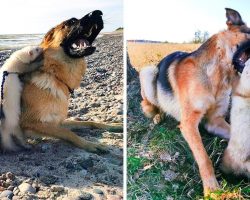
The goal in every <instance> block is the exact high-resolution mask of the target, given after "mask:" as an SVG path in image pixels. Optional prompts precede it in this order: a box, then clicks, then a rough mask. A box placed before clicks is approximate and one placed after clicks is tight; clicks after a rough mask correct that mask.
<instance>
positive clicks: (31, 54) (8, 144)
mask: <svg viewBox="0 0 250 200" xmlns="http://www.w3.org/2000/svg"><path fill="white" fill-rule="evenodd" d="M42 52H43V50H42V48H40V47H38V46H35V47H34V46H28V47H24V48H22V49H21V50H18V51H16V52H14V53H13V54H12V55H11V56H10V58H9V59H8V60H6V62H5V63H4V65H3V66H2V67H1V69H0V83H1V84H0V85H2V86H3V88H2V86H1V95H0V96H1V97H0V100H1V104H2V113H3V114H4V117H3V118H2V119H1V126H0V130H1V143H2V148H3V150H4V151H16V150H18V149H19V148H18V146H16V144H15V143H14V141H13V139H12V135H14V136H16V138H17V139H18V141H19V142H20V143H21V145H22V146H25V142H24V139H23V133H22V131H21V128H20V126H19V117H20V112H21V105H20V103H21V92H22V82H21V80H20V79H19V74H24V73H28V72H32V71H34V70H36V69H38V68H39V67H41V66H42V65H43V60H42V59H39V58H42ZM4 71H7V72H8V73H9V74H8V76H5V81H3V78H4ZM2 92H3V93H2ZM2 94H3V96H2Z"/></svg>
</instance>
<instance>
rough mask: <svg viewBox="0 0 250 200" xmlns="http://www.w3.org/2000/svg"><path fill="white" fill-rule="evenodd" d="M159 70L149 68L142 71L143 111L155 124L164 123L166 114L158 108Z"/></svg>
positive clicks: (152, 67)
mask: <svg viewBox="0 0 250 200" xmlns="http://www.w3.org/2000/svg"><path fill="white" fill-rule="evenodd" d="M157 73H158V68H157V67H156V66H147V67H144V68H143V69H142V70H141V71H140V84H141V96H142V99H143V100H142V102H141V107H142V111H143V113H144V114H145V116H146V117H148V118H153V121H154V123H155V124H158V123H160V122H161V121H162V119H163V117H164V114H163V113H162V112H161V111H160V109H159V108H158V106H157V99H156V76H157Z"/></svg>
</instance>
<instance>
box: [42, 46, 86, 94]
mask: <svg viewBox="0 0 250 200" xmlns="http://www.w3.org/2000/svg"><path fill="white" fill-rule="evenodd" d="M86 66H87V65H86V62H85V61H84V59H82V58H81V59H73V58H69V57H68V56H66V55H64V52H63V50H62V49H47V50H46V51H45V52H44V67H42V68H41V70H42V71H43V72H44V73H48V74H51V75H53V76H55V78H56V79H58V80H60V81H61V82H62V83H64V84H65V85H66V86H67V87H68V89H69V88H70V89H71V90H73V89H75V88H77V87H79V85H80V82H81V80H82V76H83V75H84V73H85V70H86Z"/></svg>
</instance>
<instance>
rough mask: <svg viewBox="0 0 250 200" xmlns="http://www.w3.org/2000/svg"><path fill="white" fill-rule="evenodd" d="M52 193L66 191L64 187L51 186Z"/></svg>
mask: <svg viewBox="0 0 250 200" xmlns="http://www.w3.org/2000/svg"><path fill="white" fill-rule="evenodd" d="M51 191H52V192H63V191H64V187H63V186H61V185H52V186H51Z"/></svg>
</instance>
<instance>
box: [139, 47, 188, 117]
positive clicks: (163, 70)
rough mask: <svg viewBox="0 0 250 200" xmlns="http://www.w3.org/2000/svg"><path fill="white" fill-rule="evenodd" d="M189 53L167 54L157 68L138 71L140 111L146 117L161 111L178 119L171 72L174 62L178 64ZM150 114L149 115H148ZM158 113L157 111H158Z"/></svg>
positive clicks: (178, 114) (151, 67)
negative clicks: (140, 98)
mask: <svg viewBox="0 0 250 200" xmlns="http://www.w3.org/2000/svg"><path fill="white" fill-rule="evenodd" d="M188 55H189V53H186V52H181V51H177V52H174V53H171V54H169V55H168V56H166V57H165V58H163V59H162V61H161V62H160V63H159V64H158V65H157V66H147V67H144V68H143V69H142V70H141V71H140V82H141V95H142V98H143V100H144V101H143V102H142V109H143V111H144V113H145V115H146V116H148V117H153V115H155V113H157V111H158V110H162V111H163V112H164V113H167V114H169V115H171V116H172V117H174V118H175V119H177V120H179V119H180V109H179V106H178V102H177V101H176V97H175V96H174V94H173V88H172V85H171V80H170V79H171V72H170V71H173V69H171V68H174V67H175V63H176V62H180V61H181V60H182V59H183V58H185V57H187V56H188ZM150 112H151V114H149V113H150ZM158 112H159V111H158Z"/></svg>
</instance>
